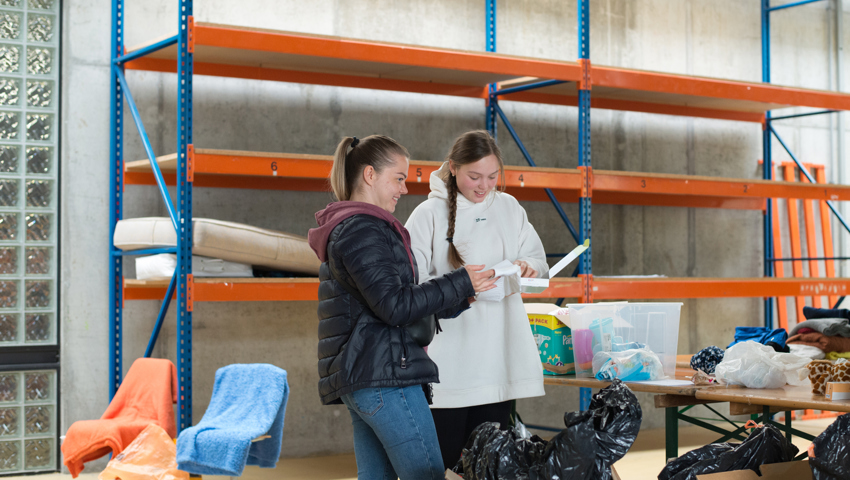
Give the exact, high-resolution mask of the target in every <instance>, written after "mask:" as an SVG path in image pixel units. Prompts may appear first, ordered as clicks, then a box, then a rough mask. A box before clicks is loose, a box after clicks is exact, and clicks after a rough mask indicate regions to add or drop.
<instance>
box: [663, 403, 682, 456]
mask: <svg viewBox="0 0 850 480" xmlns="http://www.w3.org/2000/svg"><path fill="white" fill-rule="evenodd" d="M664 413H665V417H664V429H665V435H664V437H665V446H666V453H667V462H668V463H669V462H670V461H672V460H675V459H676V458H678V456H679V407H667V408H666V409H665V412H664Z"/></svg>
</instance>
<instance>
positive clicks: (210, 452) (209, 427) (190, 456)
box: [177, 364, 289, 477]
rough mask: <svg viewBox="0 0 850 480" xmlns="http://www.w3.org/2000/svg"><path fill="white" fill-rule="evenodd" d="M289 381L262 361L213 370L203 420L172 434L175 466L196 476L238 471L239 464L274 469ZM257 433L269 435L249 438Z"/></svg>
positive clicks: (240, 469) (230, 473)
mask: <svg viewBox="0 0 850 480" xmlns="http://www.w3.org/2000/svg"><path fill="white" fill-rule="evenodd" d="M288 396H289V384H288V383H287V382H286V371H285V370H281V369H280V368H277V367H275V366H274V365H267V364H253V365H240V364H237V365H228V366H226V367H222V368H220V369H218V371H217V372H215V385H214V386H213V393H212V399H211V400H210V405H209V407H207V411H206V413H204V418H202V419H201V421H200V423H198V424H197V425H195V426H194V427H190V428H187V429H186V430H183V431H182V432H180V436H179V437H178V438H177V467H178V468H179V469H180V470H183V471H185V472H189V473H195V474H199V475H227V476H231V477H238V476H240V475H242V470H244V469H245V465H246V464H247V465H259V466H260V467H264V468H274V467H275V465H277V460H278V458H280V444H281V440H282V437H283V416H284V413H285V411H286V400H287V397H288ZM262 435H271V438H267V439H265V440H260V441H258V442H253V443H252V442H251V440H253V439H255V438H257V437H260V436H262Z"/></svg>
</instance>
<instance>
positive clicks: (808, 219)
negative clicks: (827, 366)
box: [797, 165, 823, 323]
mask: <svg viewBox="0 0 850 480" xmlns="http://www.w3.org/2000/svg"><path fill="white" fill-rule="evenodd" d="M805 167H806V168H808V169H809V170H811V169H812V165H805ZM800 182H802V183H811V182H809V179H808V178H806V176H805V175H803V174H802V173H801V174H800ZM803 220H804V222H805V227H806V252H807V256H808V257H809V258H817V257H818V241H817V240H818V236H817V235H816V234H815V201H814V200H803ZM809 277H811V278H816V277H820V268H818V261H817V260H809ZM812 306H813V307H815V308H823V302H822V301H821V297H820V295H815V296H813V297H812ZM797 322H798V323H799V322H800V320H797Z"/></svg>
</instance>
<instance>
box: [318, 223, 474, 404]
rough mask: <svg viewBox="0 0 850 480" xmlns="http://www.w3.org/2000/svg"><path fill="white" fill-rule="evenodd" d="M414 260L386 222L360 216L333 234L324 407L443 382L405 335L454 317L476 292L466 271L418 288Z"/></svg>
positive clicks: (323, 307)
mask: <svg viewBox="0 0 850 480" xmlns="http://www.w3.org/2000/svg"><path fill="white" fill-rule="evenodd" d="M411 260H413V259H412V257H411V256H408V253H407V250H405V248H404V244H403V243H402V239H401V235H400V234H399V233H398V232H396V231H395V230H394V229H393V228H392V226H390V224H389V223H387V222H386V221H384V220H382V219H380V218H377V217H373V216H370V215H362V214H361V215H354V216H352V217H349V218H347V219H346V220H343V221H342V223H340V224H339V225H337V226H336V227H335V228H334V229H333V230H332V232H331V234H330V237H329V238H328V243H327V261H326V262H324V263H322V266H321V269H320V271H319V277H320V280H321V285H320V286H319V376H320V380H319V395H320V396H321V398H322V403H324V404H330V403H341V400H340V399H339V397H340V396H342V395H344V394H346V393H349V392H353V391H355V390H359V389H363V388H369V387H407V386H410V385H421V384H425V383H435V382H437V381H438V376H437V365H436V364H435V363H434V362H433V361H431V359H430V358H429V357H428V354H427V353H425V350H424V349H423V348H422V347H420V346H419V345H417V344H416V343H415V342H414V341H413V339H412V338H410V335H409V334H407V332H406V331H405V329H404V328H403V327H404V326H405V325H407V324H409V323H411V322H414V321H416V320H418V319H420V318H422V317H424V316H427V315H431V314H437V316H438V318H441V317H446V316H453V315H455V314H456V313H457V312H458V311H459V310H461V309H465V308H467V307H468V303H467V300H466V299H467V298H468V297H471V296H473V295H475V291H474V290H473V287H472V282H471V280H470V279H469V275H468V274H467V273H466V270H464V269H463V268H461V269H458V270H455V271H454V272H452V273H449V274H447V275H445V276H443V277H441V278H436V279H432V280H430V281H428V282H426V283H423V284H422V285H417V284H416V283H417V280H418V279H417V278H415V276H414V272H416V271H417V270H416V268H415V263H414V266H413V268H411ZM413 261H414V262H415V260H413ZM416 276H418V273H416ZM339 282H345V283H346V284H348V285H349V287H352V288H353V289H356V290H357V291H359V292H360V294H361V295H362V297H363V298H364V299H365V300H366V302H367V303H368V304H369V305H363V304H361V303H360V302H359V301H358V300H356V299H355V298H354V297H353V296H352V295H350V294H349V293H347V291H346V290H345V289H344V288H343V287H342V286H341V285H340V284H339Z"/></svg>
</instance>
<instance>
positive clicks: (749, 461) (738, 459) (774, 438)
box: [658, 425, 799, 480]
mask: <svg viewBox="0 0 850 480" xmlns="http://www.w3.org/2000/svg"><path fill="white" fill-rule="evenodd" d="M732 445H733V448H732V449H731V450H726V451H725V452H723V453H720V454H719V455H717V456H704V457H701V456H700V455H699V454H694V455H692V456H691V457H690V458H692V459H693V460H695V463H693V464H692V465H691V466H689V467H688V466H687V465H685V462H684V461H682V462H679V461H680V460H683V459H684V458H685V457H687V456H688V455H691V454H692V453H693V451H691V452H688V453H686V454H685V455H682V456H681V457H679V458H678V459H677V460H674V461H673V462H671V463H670V464H668V465H667V467H665V468H664V470H662V471H661V474H659V475H658V478H659V479H669V480H696V478H697V475H704V474H708V473H717V472H730V471H732V470H752V471H754V472H756V473H758V471H759V466H761V465H765V464H768V463H780V462H790V461H791V460H794V457H795V456H796V455H797V452H798V451H799V449H798V448H797V447H796V446H794V444H792V443H791V442H789V441H788V439H786V438H785V437H784V436H782V432H780V431H779V429H777V428H776V427H774V426H773V425H765V426H763V427H758V428H757V429H756V430H755V431H754V432H753V433H752V434H750V436H749V437H747V439H746V440H744V441H743V442H741V443H740V444H738V445H734V444H732ZM704 448H706V447H700V448H699V449H697V450H701V449H704ZM718 449H723V447H718ZM673 465H676V467H675V468H678V469H679V470H678V473H676V474H674V475H671V474H670V472H668V469H669V468H671V466H673ZM682 467H684V468H682ZM664 475H667V476H664Z"/></svg>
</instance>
